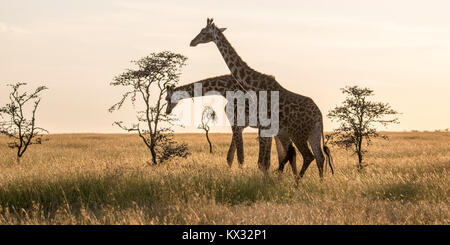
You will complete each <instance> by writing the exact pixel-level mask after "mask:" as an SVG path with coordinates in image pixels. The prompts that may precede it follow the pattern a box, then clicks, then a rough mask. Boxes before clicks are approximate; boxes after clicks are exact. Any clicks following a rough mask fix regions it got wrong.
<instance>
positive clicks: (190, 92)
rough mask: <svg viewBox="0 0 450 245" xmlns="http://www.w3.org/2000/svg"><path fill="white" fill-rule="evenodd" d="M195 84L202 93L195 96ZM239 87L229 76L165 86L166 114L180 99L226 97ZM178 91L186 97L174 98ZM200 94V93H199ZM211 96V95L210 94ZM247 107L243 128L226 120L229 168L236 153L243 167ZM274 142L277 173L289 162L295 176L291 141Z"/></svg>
mask: <svg viewBox="0 0 450 245" xmlns="http://www.w3.org/2000/svg"><path fill="white" fill-rule="evenodd" d="M195 84H201V85H202V86H201V88H202V91H201V93H198V94H196V93H195V92H194V90H195ZM239 90H240V87H239V86H238V85H237V83H236V81H235V80H234V78H233V77H232V76H231V75H223V76H218V77H213V78H208V79H204V80H201V81H198V82H195V83H190V84H186V85H183V86H180V87H176V88H175V86H167V96H166V101H167V107H166V114H170V113H171V112H172V110H173V108H174V107H175V106H176V105H177V104H178V102H179V100H180V99H184V98H192V97H195V96H205V95H208V94H207V93H208V92H211V91H214V92H218V94H215V95H221V96H223V97H225V96H226V92H227V91H239ZM178 91H182V92H186V93H187V94H186V97H183V98H179V99H177V98H174V96H173V95H174V93H175V92H178ZM199 92H200V91H199ZM210 95H211V93H210ZM233 104H234V108H233V109H234V111H235V112H237V106H238V105H237V103H233ZM229 106H230V104H229V103H227V105H226V106H225V111H227V107H229ZM248 115H249V107H248V104H246V106H245V119H246V121H245V125H244V126H237V125H235V124H232V123H231V120H232V119H231V118H228V120H229V121H230V124H232V125H231V129H232V132H233V134H232V141H231V144H230V147H229V150H228V154H227V162H228V165H229V166H230V167H231V166H232V163H233V158H234V154H235V153H236V151H237V159H238V163H239V165H240V166H242V165H243V163H244V145H243V140H242V131H243V130H244V128H246V127H247V126H249V121H248V120H249V116H248ZM236 117H237V113H234V120H233V122H237V118H236ZM251 127H255V128H256V127H257V126H251ZM275 142H276V148H277V152H278V162H279V167H278V170H277V171H278V172H279V173H282V172H283V169H284V166H285V164H286V163H287V162H288V161H289V163H290V164H291V167H292V172H293V174H294V175H297V166H296V152H295V148H294V146H293V145H292V142H291V140H290V139H289V136H288V135H283V134H280V135H277V136H275Z"/></svg>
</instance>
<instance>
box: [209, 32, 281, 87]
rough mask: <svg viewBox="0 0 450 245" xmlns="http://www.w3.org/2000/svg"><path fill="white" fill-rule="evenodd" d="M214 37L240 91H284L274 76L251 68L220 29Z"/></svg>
mask: <svg viewBox="0 0 450 245" xmlns="http://www.w3.org/2000/svg"><path fill="white" fill-rule="evenodd" d="M214 36H215V39H214V40H215V41H214V42H215V43H216V45H217V48H218V49H219V51H220V53H221V54H222V57H223V59H224V60H225V63H226V64H227V66H228V68H229V69H230V71H231V75H232V76H233V77H234V79H235V80H236V81H237V82H236V81H234V82H235V83H237V85H238V86H239V87H240V89H242V90H244V91H248V90H254V91H262V90H278V91H280V90H284V88H283V87H282V86H281V85H280V84H279V83H278V82H277V81H276V80H275V78H274V77H273V76H269V75H265V74H262V73H260V72H257V71H255V70H253V69H252V68H250V67H249V66H248V65H247V63H245V62H244V61H243V60H242V58H241V57H240V56H239V55H238V54H237V52H236V50H235V49H234V48H233V46H231V44H230V42H228V40H227V39H226V37H225V35H223V33H222V32H221V31H220V30H219V29H217V28H216V30H215V32H214Z"/></svg>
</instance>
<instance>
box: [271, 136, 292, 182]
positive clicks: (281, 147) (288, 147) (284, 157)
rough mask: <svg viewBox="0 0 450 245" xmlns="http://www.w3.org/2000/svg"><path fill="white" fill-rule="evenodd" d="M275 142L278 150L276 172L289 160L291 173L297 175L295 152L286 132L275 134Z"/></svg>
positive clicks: (281, 170) (281, 169) (280, 171)
mask: <svg viewBox="0 0 450 245" xmlns="http://www.w3.org/2000/svg"><path fill="white" fill-rule="evenodd" d="M275 142H276V146H277V151H278V164H279V165H278V170H277V171H278V172H279V173H282V172H283V169H284V166H285V164H286V163H287V162H288V161H289V163H290V164H291V167H292V173H293V174H294V176H297V164H296V152H295V148H294V146H293V145H292V142H291V140H290V138H289V136H288V134H279V135H277V136H275Z"/></svg>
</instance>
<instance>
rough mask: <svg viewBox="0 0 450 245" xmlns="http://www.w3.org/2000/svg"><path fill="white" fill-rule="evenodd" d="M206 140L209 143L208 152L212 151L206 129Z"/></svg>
mask: <svg viewBox="0 0 450 245" xmlns="http://www.w3.org/2000/svg"><path fill="white" fill-rule="evenodd" d="M206 140H207V141H208V144H209V153H212V144H211V141H210V140H209V136H208V131H206Z"/></svg>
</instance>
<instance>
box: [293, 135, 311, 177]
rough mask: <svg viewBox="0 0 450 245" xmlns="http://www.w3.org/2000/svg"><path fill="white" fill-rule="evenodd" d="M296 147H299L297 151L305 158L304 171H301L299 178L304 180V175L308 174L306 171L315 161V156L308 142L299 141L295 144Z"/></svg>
mask: <svg viewBox="0 0 450 245" xmlns="http://www.w3.org/2000/svg"><path fill="white" fill-rule="evenodd" d="M295 145H296V146H297V149H298V150H299V151H300V153H301V154H302V157H303V165H302V169H301V170H300V174H299V176H298V178H302V177H303V175H304V174H305V172H306V169H308V167H309V165H310V164H311V162H312V161H313V160H314V155H313V154H312V152H311V150H310V149H309V147H308V143H307V141H306V140H299V141H296V142H295Z"/></svg>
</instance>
